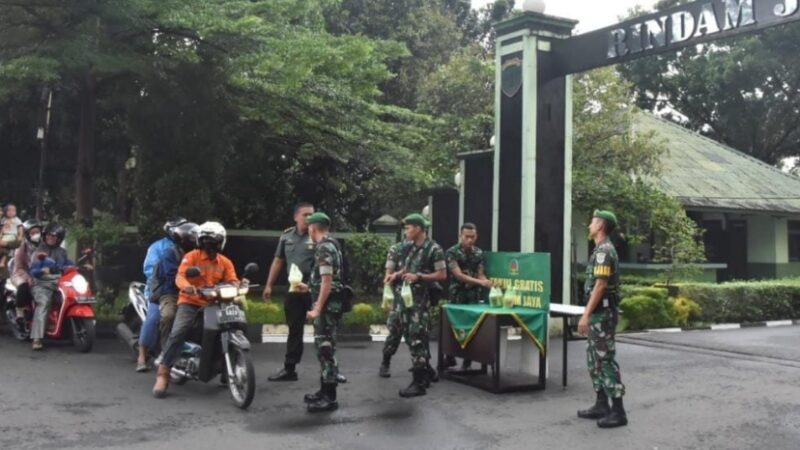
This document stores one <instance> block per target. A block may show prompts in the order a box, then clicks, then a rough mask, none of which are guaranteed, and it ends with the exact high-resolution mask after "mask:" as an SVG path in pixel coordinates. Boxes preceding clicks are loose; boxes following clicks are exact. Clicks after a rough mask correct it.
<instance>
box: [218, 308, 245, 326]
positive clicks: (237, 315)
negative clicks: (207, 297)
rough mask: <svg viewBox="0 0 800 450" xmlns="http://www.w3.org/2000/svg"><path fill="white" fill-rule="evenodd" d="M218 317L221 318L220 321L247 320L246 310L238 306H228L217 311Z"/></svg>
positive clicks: (239, 321) (235, 321) (237, 321)
mask: <svg viewBox="0 0 800 450" xmlns="http://www.w3.org/2000/svg"><path fill="white" fill-rule="evenodd" d="M217 314H218V315H217V318H218V319H219V323H241V322H246V320H245V317H244V311H242V310H241V309H239V308H238V307H236V306H233V305H231V306H228V307H226V308H224V309H221V310H219V313H217Z"/></svg>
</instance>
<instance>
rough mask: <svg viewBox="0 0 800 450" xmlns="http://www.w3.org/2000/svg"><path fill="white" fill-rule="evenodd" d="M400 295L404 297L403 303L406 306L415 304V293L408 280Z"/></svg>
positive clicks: (409, 306)
mask: <svg viewBox="0 0 800 450" xmlns="http://www.w3.org/2000/svg"><path fill="white" fill-rule="evenodd" d="M400 297H402V298H403V304H404V305H406V308H411V307H412V306H414V294H413V293H412V292H411V285H410V284H408V282H407V281H406V282H405V283H403V288H402V289H401V290H400Z"/></svg>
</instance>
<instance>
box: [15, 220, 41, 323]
mask: <svg viewBox="0 0 800 450" xmlns="http://www.w3.org/2000/svg"><path fill="white" fill-rule="evenodd" d="M22 229H23V241H22V244H21V245H20V246H19V247H18V248H17V249H16V250H15V251H14V261H13V263H12V264H10V265H9V266H10V268H11V269H13V272H12V273H11V284H13V285H14V287H16V288H17V326H18V327H19V328H20V330H23V329H24V328H25V317H24V315H25V309H24V307H25V306H28V305H30V304H31V302H32V301H33V296H32V295H31V281H32V280H31V275H30V269H31V253H33V250H34V249H35V248H36V247H38V246H39V243H40V242H41V240H42V223H41V222H39V221H38V220H36V219H30V220H26V221H25V222H24V223H23V224H22Z"/></svg>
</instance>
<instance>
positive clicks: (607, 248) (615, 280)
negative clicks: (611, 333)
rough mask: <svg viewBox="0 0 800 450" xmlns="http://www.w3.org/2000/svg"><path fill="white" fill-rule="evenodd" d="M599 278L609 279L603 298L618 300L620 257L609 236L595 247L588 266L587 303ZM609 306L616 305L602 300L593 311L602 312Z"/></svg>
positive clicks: (585, 294)
mask: <svg viewBox="0 0 800 450" xmlns="http://www.w3.org/2000/svg"><path fill="white" fill-rule="evenodd" d="M599 279H604V280H608V286H607V287H606V289H605V292H603V299H608V300H609V302H616V301H617V300H618V297H619V257H618V256H617V250H616V249H615V248H614V244H612V243H611V240H609V239H608V238H606V240H604V241H603V242H601V243H599V244H598V245H597V247H595V249H594V252H592V256H591V257H590V258H589V264H588V265H587V266H586V283H585V284H584V296H585V297H584V299H585V301H586V302H587V303H588V301H589V297H590V296H591V295H592V290H593V289H594V285H595V283H596V282H597V280H599ZM608 306H611V307H614V306H615V305H611V304H609V305H606V304H605V303H604V302H603V301H601V303H600V304H599V305H598V307H597V309H596V310H595V311H593V313H596V312H600V310H601V309H602V308H604V307H608ZM616 306H618V305H616Z"/></svg>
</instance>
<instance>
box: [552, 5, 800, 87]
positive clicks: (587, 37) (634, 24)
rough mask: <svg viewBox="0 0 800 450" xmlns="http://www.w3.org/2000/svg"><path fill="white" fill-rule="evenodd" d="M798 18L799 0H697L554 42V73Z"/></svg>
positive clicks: (742, 32) (597, 64) (603, 64)
mask: <svg viewBox="0 0 800 450" xmlns="http://www.w3.org/2000/svg"><path fill="white" fill-rule="evenodd" d="M798 20H800V0H700V1H695V2H690V3H683V4H681V5H677V6H675V7H672V8H669V9H665V10H664V11H658V12H655V13H653V14H648V15H645V16H642V17H638V18H635V19H632V20H629V21H627V22H623V23H621V24H618V25H614V26H611V27H607V28H603V29H601V30H597V31H592V32H589V33H585V34H580V35H577V36H573V37H571V38H568V39H564V40H561V41H557V42H554V43H553V51H554V53H555V56H556V65H555V67H554V68H553V70H552V73H551V75H552V76H563V75H566V74H570V73H577V72H583V71H585V70H590V69H595V68H597V67H603V66H607V65H611V64H619V63H622V62H626V61H630V60H633V59H636V58H641V57H646V56H649V55H654V54H657V53H661V52H665V51H670V50H677V49H680V48H683V47H687V46H690V45H695V44H700V43H703V42H709V41H713V40H716V39H722V38H726V37H730V36H734V35H739V34H745V33H752V32H755V31H758V30H762V29H765V28H768V27H772V26H776V25H781V24H785V23H789V22H794V21H798Z"/></svg>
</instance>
